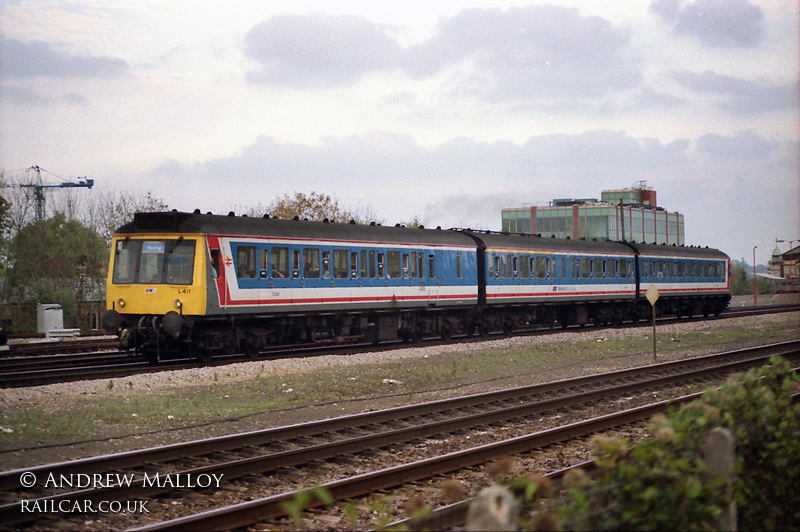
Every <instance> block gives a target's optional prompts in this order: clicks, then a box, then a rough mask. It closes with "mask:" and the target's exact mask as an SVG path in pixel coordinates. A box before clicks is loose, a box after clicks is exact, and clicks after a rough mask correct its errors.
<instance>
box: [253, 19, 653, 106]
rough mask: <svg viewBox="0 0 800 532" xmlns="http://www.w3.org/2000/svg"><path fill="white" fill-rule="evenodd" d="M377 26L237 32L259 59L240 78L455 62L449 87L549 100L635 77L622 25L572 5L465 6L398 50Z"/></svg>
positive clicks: (282, 26)
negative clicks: (455, 72) (584, 13)
mask: <svg viewBox="0 0 800 532" xmlns="http://www.w3.org/2000/svg"><path fill="white" fill-rule="evenodd" d="M385 30H386V28H381V27H379V26H377V25H376V24H374V23H371V22H369V21H367V20H365V19H361V18H357V17H354V16H330V15H323V14H310V15H305V16H297V15H287V16H279V17H273V18H270V19H269V20H267V21H265V22H262V23H260V24H258V25H256V26H254V27H253V28H252V29H251V30H250V31H249V32H248V33H247V35H246V37H245V53H246V55H247V56H248V57H250V58H251V59H253V60H255V61H256V62H258V63H259V64H260V68H258V69H256V70H253V71H251V72H248V74H247V79H248V80H250V81H251V82H257V83H261V82H264V83H267V82H269V83H274V84H279V85H284V86H291V87H322V86H337V85H342V84H348V83H353V82H355V81H357V80H358V79H360V78H361V77H362V76H363V75H365V74H368V73H370V72H374V71H388V70H391V69H400V70H402V71H405V72H407V73H408V74H409V75H411V76H414V77H418V78H423V77H430V76H434V75H437V74H439V73H441V72H443V71H444V70H445V69H448V68H451V67H453V66H457V67H459V69H460V74H459V76H457V77H456V78H454V81H453V85H452V87H453V92H454V93H460V94H469V95H472V96H479V97H483V98H486V99H498V98H509V97H510V98H515V99H523V100H530V99H533V100H535V99H537V98H540V97H543V98H546V99H550V100H557V101H563V100H570V99H575V98H597V97H601V96H603V95H606V94H608V93H609V92H611V91H614V90H619V89H624V88H630V87H634V86H636V85H637V84H639V83H640V82H641V80H642V72H641V66H640V64H639V62H638V60H636V59H635V58H633V57H631V47H630V32H629V30H628V29H625V28H620V27H616V26H614V25H613V24H611V23H610V22H609V21H607V20H605V19H603V18H600V17H585V16H582V15H580V14H579V12H578V10H577V9H566V8H562V7H558V6H547V5H545V6H530V7H524V8H510V9H508V10H500V9H491V10H482V9H468V10H464V11H462V12H461V13H459V14H458V15H456V16H454V17H452V18H450V19H447V20H444V21H442V22H441V24H440V26H439V28H438V32H437V33H436V35H434V36H433V37H432V38H431V39H429V40H428V41H426V42H424V43H421V44H418V45H414V46H411V47H409V48H407V49H405V50H403V49H401V48H400V45H399V44H398V43H397V41H395V40H393V39H392V38H391V37H389V36H388V35H387V31H385Z"/></svg>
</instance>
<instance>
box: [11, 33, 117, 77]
mask: <svg viewBox="0 0 800 532" xmlns="http://www.w3.org/2000/svg"><path fill="white" fill-rule="evenodd" d="M0 56H2V63H3V68H2V69H0V79H12V78H13V79H29V78H37V77H48V78H115V77H120V76H125V75H127V74H128V73H129V67H128V64H127V63H126V62H125V61H124V60H122V59H119V58H115V57H106V56H95V55H89V54H70V53H66V52H62V51H59V50H57V49H56V48H55V46H54V45H53V44H50V43H46V42H42V41H34V42H22V41H19V40H17V39H6V38H5V37H1V38H0Z"/></svg>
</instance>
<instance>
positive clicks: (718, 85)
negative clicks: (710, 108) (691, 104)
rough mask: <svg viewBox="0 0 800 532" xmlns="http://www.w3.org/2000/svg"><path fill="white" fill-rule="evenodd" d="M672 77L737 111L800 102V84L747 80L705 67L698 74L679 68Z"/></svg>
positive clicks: (786, 106) (782, 107)
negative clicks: (705, 68)
mask: <svg viewBox="0 0 800 532" xmlns="http://www.w3.org/2000/svg"><path fill="white" fill-rule="evenodd" d="M673 78H674V79H675V81H677V82H678V83H679V84H680V85H682V86H684V87H687V88H689V89H692V90H694V91H697V92H700V93H710V94H717V95H719V96H720V97H721V98H724V99H721V100H720V102H719V104H718V105H719V107H721V108H723V109H726V110H730V111H731V112H734V113H737V114H748V113H759V112H766V111H777V110H785V109H796V108H797V107H798V104H799V103H800V85H799V84H798V82H795V83H792V84H778V85H776V84H770V83H769V82H767V81H764V80H759V81H750V80H745V79H741V78H736V77H733V76H727V75H724V74H717V73H716V72H713V71H711V70H706V71H704V72H703V73H701V74H697V73H695V72H690V71H688V70H682V71H678V72H675V73H674V74H673Z"/></svg>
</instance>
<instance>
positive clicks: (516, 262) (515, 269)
mask: <svg viewBox="0 0 800 532" xmlns="http://www.w3.org/2000/svg"><path fill="white" fill-rule="evenodd" d="M511 264H512V266H511V270H512V271H511V275H510V276H509V277H516V276H517V272H519V257H517V256H514V257H511Z"/></svg>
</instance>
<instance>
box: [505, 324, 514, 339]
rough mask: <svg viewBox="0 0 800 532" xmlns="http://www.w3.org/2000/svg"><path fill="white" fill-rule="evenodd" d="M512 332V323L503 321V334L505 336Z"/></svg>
mask: <svg viewBox="0 0 800 532" xmlns="http://www.w3.org/2000/svg"><path fill="white" fill-rule="evenodd" d="M513 332H514V324H513V323H511V322H510V321H504V322H503V334H505V335H506V336H511V333H513Z"/></svg>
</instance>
